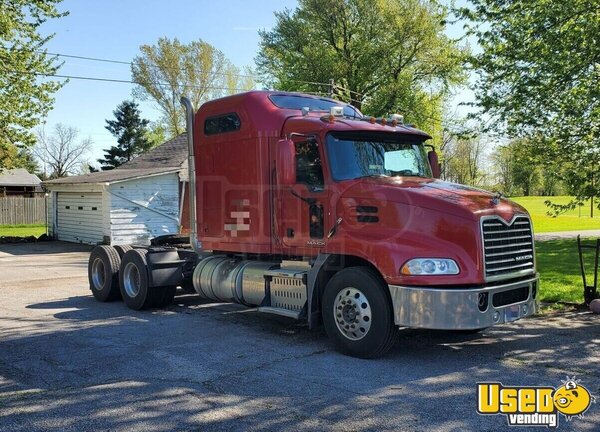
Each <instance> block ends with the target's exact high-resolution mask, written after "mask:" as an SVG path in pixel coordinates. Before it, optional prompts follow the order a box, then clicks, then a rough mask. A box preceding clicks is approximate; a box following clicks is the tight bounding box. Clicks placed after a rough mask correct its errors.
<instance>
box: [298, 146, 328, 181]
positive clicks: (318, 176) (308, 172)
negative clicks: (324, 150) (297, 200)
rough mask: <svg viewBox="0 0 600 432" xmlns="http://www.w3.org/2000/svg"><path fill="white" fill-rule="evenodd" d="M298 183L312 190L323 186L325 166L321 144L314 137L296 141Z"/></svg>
mask: <svg viewBox="0 0 600 432" xmlns="http://www.w3.org/2000/svg"><path fill="white" fill-rule="evenodd" d="M296 183H302V184H305V185H306V186H308V188H309V189H311V190H316V189H320V188H323V185H324V181H323V168H322V167H321V155H320V153H319V145H318V144H317V141H315V140H314V139H311V140H308V141H302V142H297V143H296Z"/></svg>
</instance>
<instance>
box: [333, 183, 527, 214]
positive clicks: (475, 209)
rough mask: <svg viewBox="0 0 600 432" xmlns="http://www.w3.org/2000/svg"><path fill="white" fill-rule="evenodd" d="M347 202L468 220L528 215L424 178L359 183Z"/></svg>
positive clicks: (490, 198)
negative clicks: (372, 202) (394, 205)
mask: <svg viewBox="0 0 600 432" xmlns="http://www.w3.org/2000/svg"><path fill="white" fill-rule="evenodd" d="M343 196H344V197H345V198H354V199H357V200H358V202H360V199H361V198H365V199H372V198H373V197H377V199H378V200H385V201H388V202H396V203H401V204H406V205H410V206H416V207H421V208H424V209H430V210H435V211H440V212H443V213H448V214H453V215H455V216H459V217H464V218H468V219H479V218H480V217H481V216H485V215H490V214H495V215H499V216H501V217H502V218H503V219H505V220H506V221H510V220H511V219H512V218H513V216H514V215H515V214H516V213H527V211H526V210H525V209H524V208H523V207H521V206H520V205H518V204H517V203H514V202H512V201H510V200H507V199H505V198H499V199H495V198H496V195H495V194H493V193H490V192H487V191H484V190H482V189H477V188H473V187H470V186H464V185H460V184H456V183H450V182H446V181H442V180H436V179H430V178H422V177H369V178H362V179H357V180H355V181H354V182H353V184H352V185H351V186H349V187H348V189H346V190H345V191H344V193H343Z"/></svg>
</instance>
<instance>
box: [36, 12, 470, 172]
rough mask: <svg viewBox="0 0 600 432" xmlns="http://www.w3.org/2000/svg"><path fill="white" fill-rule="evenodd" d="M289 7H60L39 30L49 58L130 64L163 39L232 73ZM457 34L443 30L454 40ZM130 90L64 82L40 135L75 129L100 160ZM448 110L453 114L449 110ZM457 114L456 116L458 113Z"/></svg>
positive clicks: (105, 66) (123, 75)
mask: <svg viewBox="0 0 600 432" xmlns="http://www.w3.org/2000/svg"><path fill="white" fill-rule="evenodd" d="M296 4H297V2H296V0H254V1H242V0H220V1H214V0H173V1H170V2H166V1H164V0H162V1H160V0H120V1H118V0H103V1H84V0H65V1H63V2H62V3H61V4H60V5H59V9H60V10H61V11H69V15H68V16H66V17H63V18H60V19H56V20H51V21H48V22H46V23H45V24H44V25H43V26H42V28H41V30H42V32H43V33H46V34H48V33H55V34H56V35H55V37H54V38H53V39H52V40H50V42H49V43H48V44H47V50H48V52H50V53H59V54H67V55H75V56H85V57H97V58H106V59H113V60H121V61H127V62H128V61H131V60H132V59H133V58H134V57H135V56H136V55H137V54H138V53H139V47H140V45H144V44H153V43H155V42H156V41H157V40H158V38H160V37H163V36H167V37H169V38H178V39H179V40H180V41H182V42H184V43H185V42H190V41H192V40H197V39H199V38H200V39H203V40H204V41H206V42H208V43H210V44H212V45H214V46H215V47H216V48H218V49H219V50H221V51H222V52H223V53H224V54H225V56H226V57H227V58H229V60H231V61H232V63H233V64H235V65H236V66H238V67H240V68H241V67H244V66H253V65H254V57H255V56H256V53H257V51H258V44H259V36H258V30H260V29H270V28H272V27H273V26H274V24H275V17H274V12H275V11H281V10H283V9H284V8H286V7H287V8H290V9H294V8H295V7H296ZM460 32H461V26H459V25H455V26H454V27H452V28H449V29H448V34H449V35H450V36H452V37H458V36H460ZM61 60H63V61H64V65H63V66H62V67H61V68H60V70H59V72H58V73H59V74H62V75H75V76H89V77H98V78H108V79H117V80H130V79H131V73H130V68H129V66H128V65H122V64H110V63H103V62H94V61H87V60H80V59H70V58H61ZM133 87H134V85H133V84H125V83H110V82H96V81H83V80H76V79H72V80H70V81H69V82H68V83H67V84H66V85H65V86H64V87H63V88H61V89H60V90H59V91H58V92H57V93H56V94H55V104H54V108H53V110H52V111H51V112H50V113H49V115H48V117H47V118H46V124H45V128H46V129H47V132H48V131H49V130H51V129H52V128H53V127H54V125H56V124H57V123H63V124H66V125H69V126H73V127H76V128H77V129H79V131H80V138H86V137H90V138H91V139H92V141H93V142H94V145H93V150H92V153H91V154H90V155H89V161H90V162H93V163H95V161H96V159H98V158H100V157H102V155H103V152H102V149H104V148H108V147H110V146H112V145H115V144H116V141H115V139H114V137H113V136H112V135H111V134H110V133H109V132H108V131H107V130H106V129H105V128H104V126H105V124H106V123H105V120H106V119H112V118H113V114H112V112H113V110H114V109H115V108H116V106H117V105H118V104H119V103H120V102H122V101H124V100H126V99H131V98H132V94H131V91H132V89H133ZM472 98H473V96H472V92H471V91H470V90H468V89H466V88H463V89H459V90H458V91H457V94H456V95H455V97H454V98H453V101H452V105H453V107H456V106H457V105H458V104H459V103H460V102H466V101H470V100H472ZM140 108H141V110H142V116H143V117H144V118H147V119H149V120H156V119H158V117H159V116H160V113H159V111H158V110H157V109H156V107H155V106H154V105H153V103H151V102H143V103H140ZM453 109H454V108H453ZM461 110H464V109H462V108H459V111H461Z"/></svg>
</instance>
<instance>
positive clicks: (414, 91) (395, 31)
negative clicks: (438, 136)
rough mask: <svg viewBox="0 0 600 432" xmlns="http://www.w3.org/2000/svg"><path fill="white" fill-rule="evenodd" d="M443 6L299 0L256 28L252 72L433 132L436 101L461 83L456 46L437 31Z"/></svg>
mask: <svg viewBox="0 0 600 432" xmlns="http://www.w3.org/2000/svg"><path fill="white" fill-rule="evenodd" d="M446 15H447V13H446V10H445V8H443V7H442V6H440V5H439V4H437V3H435V2H431V1H424V0H401V1H397V0H396V1H392V0H300V2H299V6H298V8H297V9H296V10H294V11H290V10H288V9H286V10H284V11H282V12H277V13H276V14H275V16H276V20H277V23H276V25H275V27H274V28H273V30H271V31H266V30H265V31H261V32H260V37H261V42H260V51H259V54H258V56H257V58H256V64H257V67H258V71H259V72H260V73H261V74H262V75H263V76H264V77H265V83H266V84H267V85H268V86H270V87H274V88H277V89H281V90H292V91H308V92H316V93H321V94H323V93H324V92H327V90H328V89H327V88H326V87H325V88H324V87H323V86H322V85H319V84H314V82H317V83H318V82H320V83H329V80H330V79H333V80H334V81H335V83H336V84H338V85H339V86H340V87H343V88H344V90H339V91H337V92H336V95H335V96H336V97H337V98H339V99H342V100H345V101H347V102H352V104H353V105H354V106H356V107H357V108H359V109H361V110H363V111H364V112H366V113H369V114H371V115H375V116H379V115H387V114H390V113H393V112H402V113H403V114H404V115H405V116H406V119H407V121H408V122H411V123H417V124H418V125H430V126H433V128H436V127H437V130H438V131H439V132H440V133H441V126H440V121H441V120H440V117H441V111H442V103H443V101H444V98H445V97H446V96H447V95H448V90H449V88H450V87H451V86H452V85H455V84H458V83H462V82H463V80H464V79H465V75H464V73H463V71H462V68H461V61H462V58H463V55H464V50H463V49H461V48H460V47H459V46H458V44H457V43H456V42H455V41H452V40H450V39H449V38H448V37H447V36H445V34H444V25H445V19H446Z"/></svg>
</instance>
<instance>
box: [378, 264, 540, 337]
mask: <svg viewBox="0 0 600 432" xmlns="http://www.w3.org/2000/svg"><path fill="white" fill-rule="evenodd" d="M389 288H390V294H391V296H392V304H393V307H394V319H395V322H396V324H397V325H398V326H401V327H417V328H428V329H439V330H471V329H480V328H485V327H490V326H493V325H496V324H502V323H505V322H510V321H516V320H518V319H521V318H524V317H526V316H530V315H533V314H535V313H536V312H537V310H538V303H537V296H538V295H539V275H535V276H532V277H531V278H529V279H526V280H522V281H519V282H511V283H507V284H503V285H495V286H491V287H485V288H460V287H457V288H442V289H439V288H427V287H412V286H398V285H389ZM480 294H481V295H480ZM484 300H485V302H484ZM480 301H481V302H482V303H485V304H482V305H481V306H480ZM494 305H496V306H494Z"/></svg>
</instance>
